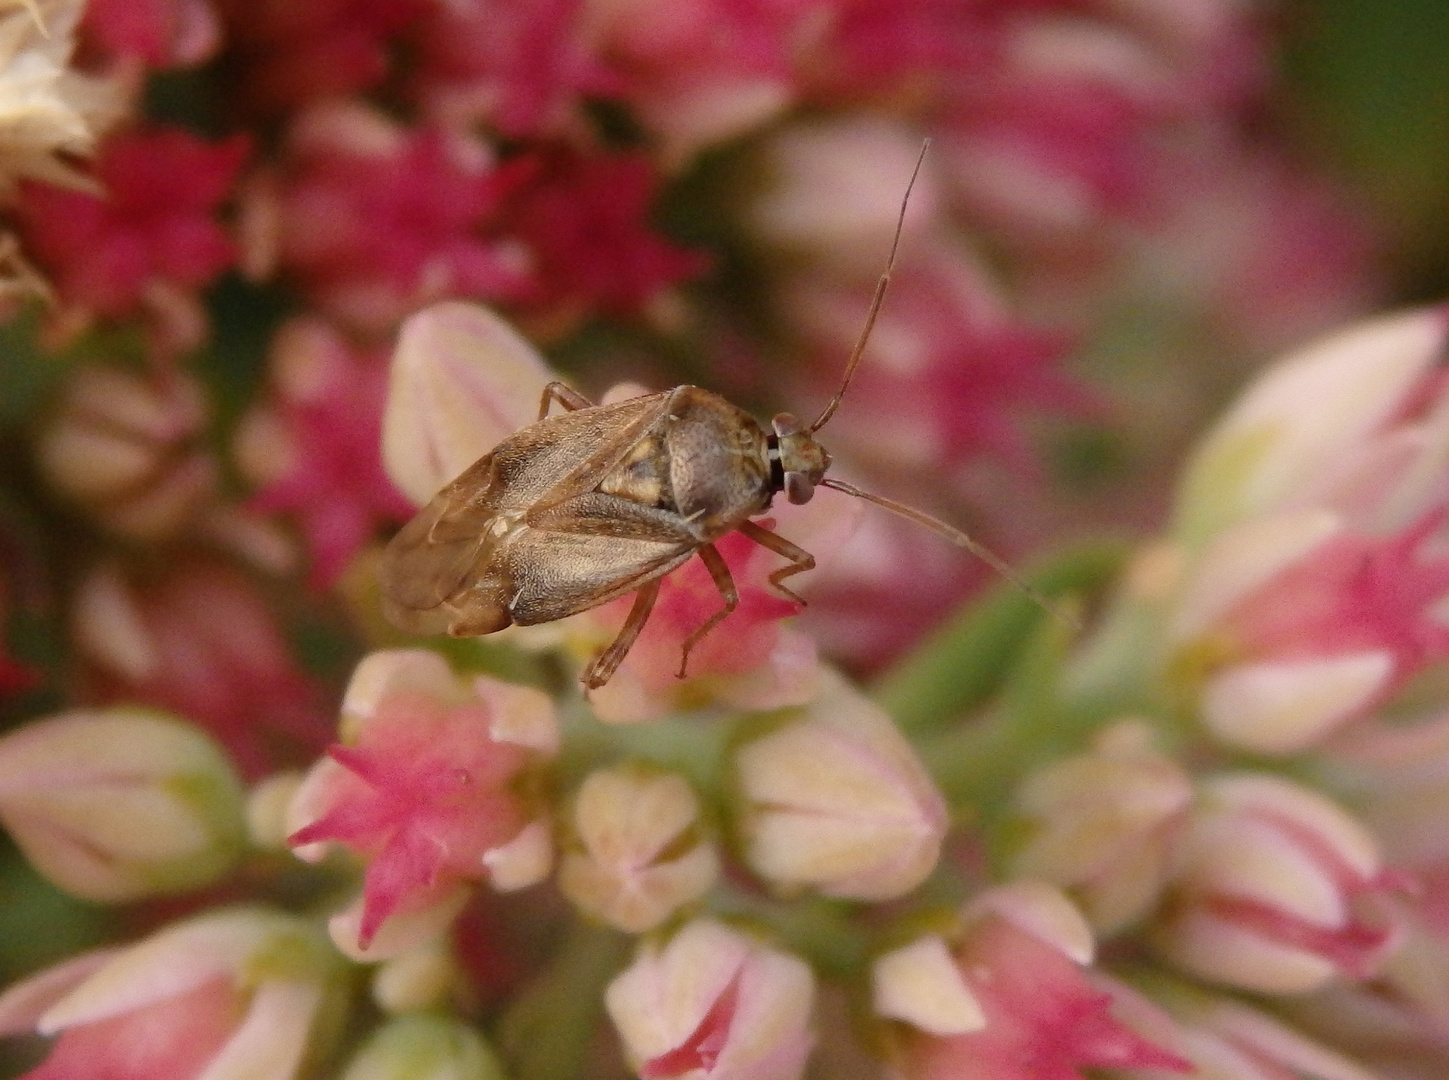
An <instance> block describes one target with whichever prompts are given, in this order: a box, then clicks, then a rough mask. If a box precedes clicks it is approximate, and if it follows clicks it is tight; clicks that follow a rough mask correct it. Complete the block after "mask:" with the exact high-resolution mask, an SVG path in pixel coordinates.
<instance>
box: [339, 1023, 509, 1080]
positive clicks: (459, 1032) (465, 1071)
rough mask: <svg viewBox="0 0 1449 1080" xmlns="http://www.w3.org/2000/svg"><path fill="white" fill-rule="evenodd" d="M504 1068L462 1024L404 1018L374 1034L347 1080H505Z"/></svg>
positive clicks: (344, 1079) (344, 1077)
mask: <svg viewBox="0 0 1449 1080" xmlns="http://www.w3.org/2000/svg"><path fill="white" fill-rule="evenodd" d="M504 1075H505V1074H504V1072H503V1066H502V1065H501V1064H499V1062H498V1059H497V1057H495V1056H494V1054H493V1051H491V1050H490V1049H488V1045H487V1043H485V1042H484V1041H483V1039H482V1037H481V1036H479V1035H478V1033H477V1032H476V1031H474V1030H473V1029H472V1028H471V1027H469V1026H468V1025H467V1024H465V1023H463V1022H462V1021H461V1020H455V1019H453V1018H451V1017H444V1016H427V1015H417V1016H401V1017H398V1018H397V1019H395V1020H389V1021H388V1022H387V1023H386V1024H384V1025H383V1026H382V1027H380V1028H379V1029H378V1030H377V1031H374V1032H373V1033H372V1034H371V1035H370V1036H369V1037H368V1039H367V1041H366V1042H365V1043H363V1044H362V1048H361V1049H360V1050H358V1051H357V1054H356V1055H355V1056H354V1057H353V1059H352V1060H351V1061H350V1062H349V1063H348V1065H347V1068H346V1069H345V1070H344V1071H343V1073H342V1080H504Z"/></svg>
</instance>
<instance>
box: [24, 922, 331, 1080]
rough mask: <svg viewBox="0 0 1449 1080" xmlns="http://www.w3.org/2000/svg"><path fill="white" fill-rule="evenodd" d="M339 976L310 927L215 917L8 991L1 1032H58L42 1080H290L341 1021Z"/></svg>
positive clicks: (73, 963)
mask: <svg viewBox="0 0 1449 1080" xmlns="http://www.w3.org/2000/svg"><path fill="white" fill-rule="evenodd" d="M344 994H345V975H344V973H343V972H342V971H341V965H340V964H339V963H338V961H337V954H336V953H335V952H333V950H332V948H331V946H330V945H329V944H328V943H327V940H326V939H325V938H323V937H321V936H320V935H319V934H318V932H317V930H316V927H315V924H313V923H312V922H310V921H309V920H305V919H301V918H298V917H296V916H292V915H285V914H282V913H280V912H275V911H270V910H266V909H263V908H232V909H225V910H221V911H213V912H210V913H208V914H205V915H202V916H199V917H197V918H194V919H190V920H187V921H186V922H182V923H177V924H176V925H174V926H170V927H168V928H166V929H164V930H162V931H160V932H158V933H156V934H153V935H152V936H151V937H149V938H146V939H145V940H143V941H141V942H138V943H137V944H135V945H131V946H128V947H125V948H120V949H112V950H106V951H103V952H101V953H98V954H88V955H87V956H82V957H77V958H76V959H74V960H72V961H70V962H68V963H66V964H62V965H61V966H60V967H58V968H53V969H51V970H50V971H46V972H42V973H41V974H39V975H36V976H34V977H32V978H31V979H29V980H27V981H25V982H23V983H20V984H19V985H18V986H14V987H11V989H10V990H9V991H7V992H6V994H5V995H4V996H3V997H0V1032H15V1031H21V1030H25V1029H26V1028H32V1027H33V1028H34V1029H35V1030H36V1031H38V1032H39V1033H40V1034H42V1035H58V1036H59V1038H57V1039H56V1041H55V1045H54V1046H53V1047H52V1048H51V1051H50V1055H49V1057H48V1058H47V1059H46V1061H45V1064H44V1065H42V1066H41V1069H42V1070H43V1075H47V1076H88V1077H90V1076H110V1075H115V1067H116V1063H117V1062H125V1063H126V1065H127V1067H128V1068H129V1070H130V1071H129V1072H128V1073H127V1074H126V1075H134V1076H146V1077H150V1078H154V1080H192V1078H194V1077H199V1076H205V1077H206V1078H207V1080H253V1078H255V1077H268V1078H271V1080H291V1078H292V1077H294V1076H296V1075H297V1074H298V1072H299V1070H300V1068H301V1066H302V1064H303V1062H304V1060H306V1059H307V1058H308V1057H309V1056H311V1055H313V1054H316V1053H318V1052H320V1051H321V1050H323V1049H324V1047H322V1046H320V1045H317V1044H318V1043H320V1042H322V1041H323V1040H324V1038H325V1036H324V1035H323V1034H322V1033H324V1032H330V1031H332V1030H335V1029H336V1028H337V1027H338V1026H339V1024H338V1021H339V1020H340V1019H341V1016H340V1013H341V1012H342V1011H343V1001H344Z"/></svg>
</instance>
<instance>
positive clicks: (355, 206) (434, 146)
mask: <svg viewBox="0 0 1449 1080" xmlns="http://www.w3.org/2000/svg"><path fill="white" fill-rule="evenodd" d="M532 170H533V166H532V165H531V164H528V163H527V162H523V163H520V164H510V165H506V166H502V167H500V166H499V165H498V164H497V163H496V162H495V161H494V160H493V154H492V151H491V149H489V148H488V147H486V146H485V145H484V144H482V143H480V142H475V141H472V140H471V139H469V138H467V137H465V136H461V135H451V134H445V133H444V132H442V131H441V130H437V129H430V128H419V129H407V128H402V127H399V126H397V125H395V124H393V123H392V122H391V121H389V120H387V119H386V118H384V117H382V116H381V115H380V114H376V113H373V112H370V111H368V110H367V109H366V108H365V107H363V106H361V105H343V104H334V105H325V106H318V107H316V108H314V109H312V110H311V111H309V112H306V113H303V114H302V116H301V117H300V119H299V120H298V121H297V123H296V124H295V125H294V126H293V128H292V132H291V137H290V140H289V143H288V148H287V153H286V157H285V160H284V164H283V166H282V170H281V172H280V174H279V176H278V177H277V178H276V180H275V187H274V190H273V191H271V192H270V193H267V192H266V191H262V193H261V194H259V195H256V196H255V197H254V203H253V205H252V206H251V214H252V216H253V218H255V219H259V220H266V219H270V220H272V221H273V222H274V227H273V230H271V231H267V233H266V235H265V236H263V237H261V238H260V239H258V240H257V241H256V243H257V245H258V250H255V251H252V252H250V253H249V260H251V261H252V262H253V263H255V264H256V268H259V269H263V268H265V267H266V266H267V265H269V264H270V263H272V262H275V264H276V265H277V266H278V267H279V268H280V269H281V270H282V271H284V272H285V273H287V274H288V275H290V276H292V277H294V278H296V279H297V281H298V283H299V284H300V285H301V286H302V288H303V290H304V291H305V292H306V293H308V294H310V296H311V297H312V298H313V300H314V301H315V302H316V303H318V304H319V305H321V306H322V307H323V308H324V309H325V310H326V311H328V312H329V313H331V314H332V315H334V316H336V317H337V318H339V319H341V320H342V321H343V322H344V323H347V324H350V325H354V326H357V327H361V328H363V329H366V330H370V331H373V332H379V331H386V330H389V329H390V328H391V327H392V325H393V324H394V323H395V322H396V321H397V320H399V319H401V318H402V317H403V316H405V315H407V314H408V313H409V312H411V311H412V310H414V309H416V308H418V307H421V306H422V305H424V304H426V303H428V302H430V301H433V300H438V299H442V298H445V297H449V296H471V297H481V298H485V299H498V298H505V297H514V296H517V295H519V294H520V293H521V292H522V290H523V289H524V286H525V283H526V281H527V280H528V278H527V276H526V275H525V273H524V271H523V269H522V268H521V266H520V265H519V259H520V256H519V254H518V253H517V252H516V251H512V252H510V250H509V249H508V247H507V246H506V245H504V244H503V243H502V242H501V241H499V240H498V239H497V238H496V234H497V232H498V222H499V221H500V218H499V207H500V203H501V201H502V199H503V198H504V197H505V196H506V195H507V194H508V193H509V192H510V191H512V190H514V189H515V188H516V187H517V186H518V185H519V184H520V183H521V182H523V181H525V180H526V179H527V177H528V176H529V175H530V174H531V172H532ZM255 199H260V200H262V201H261V202H259V203H258V202H255ZM273 244H274V245H275V251H274V253H273V252H269V251H267V250H264V249H266V248H267V247H268V245H273ZM273 256H274V257H273Z"/></svg>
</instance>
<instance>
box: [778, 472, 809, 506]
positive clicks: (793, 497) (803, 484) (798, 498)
mask: <svg viewBox="0 0 1449 1080" xmlns="http://www.w3.org/2000/svg"><path fill="white" fill-rule="evenodd" d="M814 494H815V485H814V484H812V483H811V482H810V477H808V476H806V475H805V474H804V473H802V472H787V473H786V474H785V498H787V499H789V500H790V501H791V502H792V503H795V504H796V505H797V506H798V505H799V504H800V503H808V502H809V501H810V499H811V498H812V497H813V496H814Z"/></svg>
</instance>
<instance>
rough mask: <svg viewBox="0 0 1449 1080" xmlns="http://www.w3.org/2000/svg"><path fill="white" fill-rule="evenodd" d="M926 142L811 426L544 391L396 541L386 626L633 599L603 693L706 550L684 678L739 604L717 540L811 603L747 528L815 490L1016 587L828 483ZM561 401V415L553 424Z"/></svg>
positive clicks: (786, 548)
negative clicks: (663, 601)
mask: <svg viewBox="0 0 1449 1080" xmlns="http://www.w3.org/2000/svg"><path fill="white" fill-rule="evenodd" d="M928 146H929V142H927V144H926V145H924V146H922V147H921V156H920V157H919V158H917V160H916V166H915V170H914V171H913V172H912V173H911V179H910V183H909V184H908V185H907V186H906V193H905V197H904V198H903V199H902V201H901V212H900V217H899V219H898V220H897V222H896V229H895V238H894V240H893V242H892V244H891V252H890V258H889V260H888V261H887V263H886V269H885V273H883V274H882V275H881V277H880V280H879V281H878V282H877V284H876V289H875V295H874V297H873V298H872V300H871V305H870V310H869V312H868V314H867V315H866V320H865V327H864V328H863V329H862V331H861V334H860V337H859V339H858V340H857V341H856V344H855V348H854V349H853V350H852V351H851V354H850V359H849V361H848V362H847V364H846V368H845V376H844V378H843V379H842V380H841V385H840V389H839V390H837V391H836V392H835V396H834V397H833V398H831V399H830V402H829V404H827V405H826V406H825V409H824V411H823V412H821V414H820V415H819V416H818V417H817V418H816V420H815V422H814V423H813V424H810V425H809V426H808V427H806V426H804V425H802V424H801V423H800V421H799V420H797V419H796V418H795V417H794V416H791V415H790V414H789V413H781V414H779V415H778V416H776V417H775V418H774V419H773V420H772V421H771V422H770V431H769V432H766V431H765V430H764V428H762V427H761V426H760V424H759V423H757V422H756V421H755V419H754V417H752V416H750V415H749V414H748V413H746V412H745V411H744V410H742V409H739V408H737V407H736V406H734V405H732V404H730V403H729V402H728V401H726V400H725V399H724V398H722V397H720V396H719V395H718V394H712V393H710V392H709V391H708V390H702V389H700V388H699V387H697V386H676V387H675V388H674V389H673V390H667V391H664V392H663V393H658V394H647V395H645V396H643V397H636V398H632V399H630V400H628V401H621V402H617V403H615V404H612V405H595V404H593V403H592V402H590V401H589V400H588V399H587V398H585V397H584V396H583V395H582V394H579V393H578V392H576V391H574V390H572V389H570V388H569V387H567V386H565V385H564V384H563V383H559V382H552V383H549V384H548V385H547V386H546V387H545V388H544V391H543V400H542V402H541V403H540V407H539V417H538V421H537V423H534V424H530V425H529V426H528V427H526V428H524V429H523V430H521V431H519V432H517V433H516V434H514V435H512V436H510V437H509V438H507V439H505V440H503V442H501V443H499V444H498V445H497V446H496V447H494V448H493V450H492V451H491V452H490V453H488V454H486V455H485V456H484V457H482V458H480V459H479V460H478V461H476V462H474V464H473V465H471V466H470V467H469V468H468V469H466V470H465V471H464V472H463V473H462V475H460V476H459V477H458V478H457V479H455V480H454V481H453V482H452V483H450V484H448V485H447V486H446V487H444V488H443V489H442V490H441V491H439V492H438V494H437V495H435V496H434V497H433V500H432V502H430V503H428V505H427V506H425V507H424V508H423V509H422V510H421V511H420V512H419V513H418V515H417V516H416V517H414V518H413V519H412V520H411V521H410V522H408V524H407V525H406V526H404V527H403V529H402V531H401V532H399V533H398V534H397V536H396V537H394V538H393V540H392V542H391V543H390V544H389V545H388V547H387V550H386V551H385V552H384V554H383V558H382V563H381V566H380V568H379V571H378V576H379V581H380V584H381V588H382V595H383V606H384V611H385V612H386V614H387V617H388V618H389V619H390V620H391V621H392V622H393V623H394V624H395V625H396V626H398V627H399V628H400V629H403V630H409V631H412V632H415V633H442V632H447V633H449V634H452V635H454V636H458V637H468V636H473V635H477V634H490V633H492V632H493V631H495V630H501V629H503V628H504V627H505V626H508V625H509V624H511V623H518V624H519V625H520V626H531V625H535V624H538V623H545V622H552V621H553V620H555V619H561V618H563V617H564V616H566V615H573V614H576V613H578V612H580V611H587V610H588V609H589V608H593V607H597V606H598V605H600V604H603V603H607V602H608V601H610V600H613V599H614V598H616V597H619V596H623V595H624V594H625V593H630V592H633V593H635V594H636V596H635V599H634V606H633V608H632V609H631V610H630V612H629V616H628V618H627V619H626V620H625V622H624V625H623V627H622V629H620V631H619V633H618V636H617V637H615V639H614V641H613V642H612V643H611V644H610V645H609V646H608V648H606V649H604V651H603V652H601V653H600V654H599V655H598V656H596V657H594V659H593V660H592V661H591V662H590V663H589V665H588V666H587V667H586V668H585V669H584V671H583V674H582V675H581V677H580V678H581V681H582V682H583V684H584V686H586V687H588V688H589V689H594V688H596V687H600V686H603V685H604V684H605V683H606V682H608V681H609V678H610V677H611V676H612V675H613V674H614V672H615V671H616V670H618V667H619V664H620V663H621V662H622V661H623V659H624V657H625V656H626V655H627V654H628V652H629V649H630V647H631V646H632V645H633V644H634V641H635V639H637V638H638V636H639V633H640V631H641V630H642V629H643V628H644V624H645V622H646V621H647V620H648V618H649V613H650V611H651V610H652V608H653V606H654V602H655V600H656V598H657V597H658V595H659V585H660V581H661V580H662V579H663V577H664V576H665V575H666V574H668V573H669V572H670V571H671V570H673V569H675V568H676V567H678V566H680V565H681V564H683V563H684V562H686V561H687V560H688V559H689V558H690V557H691V556H693V555H698V556H699V557H700V559H701V560H702V561H703V562H704V565H705V566H706V567H707V568H708V570H709V573H710V576H711V577H712V578H713V579H714V583H715V586H716V587H717V588H718V589H719V592H720V596H721V598H722V599H723V601H724V606H723V607H722V608H721V609H720V610H719V611H717V612H715V613H714V614H713V615H712V616H710V618H709V619H707V620H706V621H705V622H704V623H703V624H702V625H701V626H699V627H698V628H696V629H695V630H694V631H693V632H692V633H691V634H690V635H689V636H688V637H687V638H686V639H685V641H684V646H683V653H682V656H681V658H680V664H679V675H680V677H681V678H682V677H683V676H684V673H685V669H686V667H687V665H688V663H689V653H690V650H691V649H693V648H694V646H695V645H697V644H698V643H699V642H700V640H701V639H702V638H703V637H704V636H705V635H706V634H708V633H709V632H710V631H711V630H713V629H714V628H715V627H716V626H717V625H719V623H720V621H721V620H723V619H724V618H725V617H726V616H728V615H729V614H730V612H732V611H733V610H734V609H735V607H736V606H737V605H738V603H739V592H738V590H736V588H735V583H734V580H733V579H732V578H731V577H730V572H729V568H728V567H727V566H726V565H725V561H724V559H723V558H721V557H720V554H719V551H718V550H717V549H716V548H715V546H714V542H715V541H716V540H718V539H720V538H721V537H723V536H725V535H726V534H728V533H731V532H734V531H735V530H739V531H740V532H742V533H744V534H745V535H746V536H747V537H749V538H750V539H751V540H753V541H755V543H757V544H761V545H763V546H764V547H767V548H769V549H770V550H771V551H773V552H776V553H777V554H779V555H781V556H783V557H784V558H785V559H787V560H789V561H788V563H787V564H786V565H785V566H783V567H781V568H780V569H778V570H776V571H774V572H773V573H772V574H771V575H770V584H772V585H773V586H775V588H777V589H778V590H779V591H780V592H781V593H783V594H784V595H786V596H788V597H790V598H791V599H792V600H795V601H796V602H798V603H803V601H801V600H800V598H799V597H798V596H796V595H795V594H794V593H793V592H791V591H790V590H789V589H788V588H786V586H785V585H784V580H785V579H786V578H788V577H790V576H791V575H793V574H798V573H801V572H802V571H805V570H809V569H811V568H812V567H813V566H814V565H815V558H814V556H812V555H811V554H810V553H809V552H808V551H805V550H804V549H803V548H800V547H797V546H796V545H795V544H792V543H791V542H790V541H788V540H786V539H785V538H783V537H781V536H778V535H776V534H775V533H772V532H770V531H768V530H767V529H764V528H762V527H761V526H759V525H757V524H755V523H754V522H753V521H751V520H750V518H752V517H755V516H757V515H759V514H761V513H763V512H764V511H765V509H766V508H768V507H769V505H770V502H771V500H772V499H773V498H774V496H775V494H776V493H777V492H780V491H783V492H784V493H785V497H786V498H787V499H789V500H790V502H792V503H804V502H809V501H810V498H811V496H812V495H814V493H815V488H816V487H819V486H824V487H829V488H834V489H836V490H837V491H843V492H845V493H846V494H849V495H855V496H857V497H859V498H862V499H867V500H869V501H871V502H873V503H877V504H878V505H880V506H884V507H885V508H887V509H889V510H892V511H894V512H896V513H898V514H901V515H903V516H905V517H907V518H910V519H911V520H913V521H916V522H919V523H920V524H922V525H924V526H926V527H927V528H929V529H932V530H934V531H935V532H937V533H939V534H940V535H942V536H944V537H945V538H946V539H948V540H950V541H951V542H952V543H955V544H957V545H959V546H961V547H964V548H966V549H968V550H970V551H972V552H974V553H976V554H977V555H978V556H980V557H981V558H983V559H985V560H986V561H987V562H988V563H990V564H991V565H992V566H993V567H995V568H996V569H997V570H998V571H1000V572H1001V573H1003V574H1005V575H1006V576H1007V577H1008V578H1010V579H1011V580H1012V581H1015V582H1017V583H1018V584H1021V582H1020V581H1019V579H1018V578H1017V577H1016V575H1015V574H1013V573H1012V571H1011V570H1010V568H1009V567H1007V566H1006V565H1005V564H1004V563H1003V562H1002V561H1001V560H1000V559H998V558H997V557H996V556H995V555H993V554H992V553H991V552H990V551H988V550H986V549H985V548H983V547H982V546H981V545H979V544H977V543H976V542H975V541H974V540H972V539H971V538H970V537H968V536H966V534H965V533H962V532H960V531H958V530H956V529H953V528H952V527H951V526H949V525H946V524H945V523H944V522H940V521H937V520H936V519H935V518H933V517H930V516H929V515H927V514H924V513H922V512H921V511H919V510H915V509H913V508H911V507H908V506H904V505H902V504H900V503H897V502H894V501H893V500H891V499H886V498H883V497H881V496H879V495H872V494H870V493H868V492H865V491H861V490H860V489H859V488H856V487H853V486H852V485H850V484H847V483H844V482H843V481H839V480H834V479H829V478H827V477H826V475H825V473H826V470H827V469H829V468H830V455H829V454H827V453H826V452H825V449H824V448H823V447H822V446H821V445H820V444H819V443H817V442H816V441H815V433H816V432H817V431H819V430H820V429H821V428H822V427H824V426H825V424H826V423H827V422H828V421H829V420H830V418H831V416H833V415H834V414H835V410H836V407H837V406H838V405H839V404H840V401H841V398H842V397H843V396H844V394H845V391H846V388H847V387H848V386H849V385H850V380H851V377H852V376H853V375H854V374H855V369H856V366H857V365H858V364H859V363H860V358H861V354H862V353H863V352H864V351H865V346H866V342H867V341H868V340H869V338H870V332H871V328H872V327H873V326H874V325H875V320H876V316H877V314H878V313H879V311H880V306H881V301H882V300H883V299H884V297H885V292H886V287H887V286H888V285H889V283H890V278H891V272H892V270H893V269H894V268H895V261H896V250H897V248H898V247H899V245H900V239H901V231H902V228H903V227H904V224H905V213H906V205H907V203H908V202H909V200H910V194H911V188H912V187H913V186H914V185H915V182H916V177H917V176H918V175H919V173H920V170H921V162H922V161H923V160H924V159H925V154H926V149H927V147H928ZM554 402H557V403H558V404H559V405H561V406H562V407H563V408H564V409H565V410H566V411H565V412H563V413H561V414H559V415H556V416H549V415H548V412H549V408H550V407H551V406H552V404H553V403H554ZM1022 587H1023V588H1025V589H1026V590H1027V591H1028V592H1029V593H1031V594H1032V595H1033V596H1035V595H1036V594H1035V593H1034V592H1032V590H1031V589H1030V588H1029V587H1028V586H1025V585H1022Z"/></svg>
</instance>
